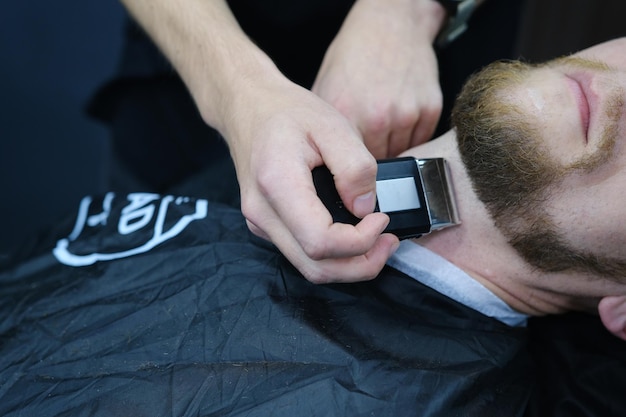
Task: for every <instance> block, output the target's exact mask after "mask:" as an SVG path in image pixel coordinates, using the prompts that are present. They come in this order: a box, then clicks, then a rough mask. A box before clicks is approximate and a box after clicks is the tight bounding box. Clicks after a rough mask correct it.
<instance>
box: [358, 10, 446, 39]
mask: <svg viewBox="0 0 626 417" xmlns="http://www.w3.org/2000/svg"><path fill="white" fill-rule="evenodd" d="M358 3H359V4H358V7H359V8H360V9H362V10H365V9H367V10H369V11H370V12H371V14H372V15H373V16H379V17H380V16H392V15H395V16H396V17H397V18H399V19H406V18H410V19H412V20H413V21H414V22H415V23H416V27H417V28H419V30H420V31H422V33H421V37H422V39H428V40H430V41H431V42H432V41H434V39H435V38H436V37H437V34H438V33H439V31H440V30H441V28H442V27H443V26H444V24H445V22H446V10H445V8H444V7H443V6H442V5H441V4H440V3H439V2H437V1H436V0H358ZM392 29H393V27H390V30H392Z"/></svg>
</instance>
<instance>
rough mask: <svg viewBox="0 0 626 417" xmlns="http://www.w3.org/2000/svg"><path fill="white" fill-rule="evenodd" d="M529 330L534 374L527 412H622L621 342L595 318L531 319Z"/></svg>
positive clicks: (625, 362)
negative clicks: (535, 376) (533, 385)
mask: <svg viewBox="0 0 626 417" xmlns="http://www.w3.org/2000/svg"><path fill="white" fill-rule="evenodd" d="M529 331H530V335H531V336H530V338H529V339H530V343H529V350H530V353H531V355H532V358H533V362H534V366H535V368H536V374H537V378H536V384H535V387H534V393H533V395H532V397H531V398H532V400H531V401H530V404H529V406H528V411H527V417H542V416H550V417H623V416H626V395H624V392H625V389H626V345H625V344H624V342H623V341H622V340H620V339H618V338H617V337H615V336H613V335H612V334H611V333H609V332H608V331H607V330H606V329H605V328H604V327H603V326H602V323H601V322H600V320H599V319H598V318H597V317H593V316H590V315H586V314H579V313H571V314H567V315H564V316H553V317H543V318H541V319H533V320H531V321H530V323H529Z"/></svg>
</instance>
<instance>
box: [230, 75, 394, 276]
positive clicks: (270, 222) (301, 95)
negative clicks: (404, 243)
mask: <svg viewBox="0 0 626 417" xmlns="http://www.w3.org/2000/svg"><path fill="white" fill-rule="evenodd" d="M285 83H287V82H285ZM257 89H258V86H251V87H250V88H249V89H248V90H247V91H246V94H245V97H246V100H252V101H251V102H248V103H238V105H237V108H239V109H244V110H241V111H238V112H237V114H234V115H233V121H236V122H234V123H231V124H230V125H231V128H229V129H228V135H229V144H230V147H231V154H232V156H233V159H234V161H235V166H236V169H237V177H238V179H239V183H240V187H241V199H242V211H243V213H244V216H245V217H246V219H247V221H248V225H249V227H250V229H251V230H252V231H253V232H254V233H255V234H257V235H259V236H261V237H264V238H266V239H269V240H271V241H272V242H273V243H274V244H275V245H276V246H277V247H278V248H279V249H280V251H281V252H282V253H283V254H284V255H285V256H286V257H287V258H288V259H289V260H290V261H291V262H292V263H293V264H294V266H295V267H296V268H298V270H299V271H300V272H301V273H302V274H303V275H304V276H305V277H306V278H307V279H309V280H310V281H312V282H315V283H326V282H351V281H360V280H367V279H371V278H374V277H375V276H376V275H377V274H378V272H380V270H381V269H382V268H383V266H384V265H385V262H386V261H387V259H388V257H389V256H390V255H391V254H392V253H393V251H394V250H395V249H396V248H397V245H398V239H397V238H396V237H395V236H393V235H391V234H382V235H381V233H382V232H383V230H384V228H385V227H386V226H387V223H388V221H389V218H388V217H387V215H385V214H383V213H372V211H373V209H374V206H375V178H376V170H377V167H376V163H375V159H374V158H373V157H372V155H371V154H370V153H369V152H368V151H367V149H366V148H365V146H363V143H362V141H361V139H360V136H359V135H358V133H357V132H356V131H355V130H354V128H353V127H352V126H351V124H350V123H349V122H348V121H347V120H346V119H345V118H344V117H343V116H342V115H341V114H340V113H338V112H337V111H336V110H335V109H334V108H333V107H332V106H330V105H329V104H328V103H326V102H324V101H323V100H321V99H320V98H319V97H317V96H316V95H314V94H313V93H311V92H310V91H308V90H306V89H303V88H301V87H299V86H297V85H295V84H291V83H288V86H287V85H281V86H280V88H274V87H272V91H267V90H261V91H258V92H257V91H256V90H257ZM242 96H244V95H243V94H242V95H239V97H242ZM322 164H325V165H327V166H328V167H329V169H330V170H331V172H332V173H333V174H334V175H335V182H336V187H337V190H338V191H339V194H340V196H341V197H342V200H343V201H344V203H345V204H346V206H347V208H348V209H350V210H351V211H352V212H353V213H354V214H355V215H357V216H359V217H362V218H363V219H362V220H361V221H360V222H359V223H358V224H357V225H356V226H352V225H347V224H340V223H335V224H333V221H332V217H331V215H330V214H329V212H328V210H327V209H326V207H325V206H324V205H323V203H322V202H321V200H319V198H318V197H317V193H316V191H315V187H314V185H313V180H312V174H311V170H312V169H313V168H314V167H316V166H319V165H322Z"/></svg>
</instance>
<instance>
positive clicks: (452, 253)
mask: <svg viewBox="0 0 626 417" xmlns="http://www.w3.org/2000/svg"><path fill="white" fill-rule="evenodd" d="M401 156H412V157H414V158H418V159H420V158H445V159H446V161H447V162H448V166H449V168H450V174H451V177H452V183H453V188H454V193H455V195H456V200H457V209H458V211H459V217H460V219H461V224H460V225H458V226H454V227H449V228H447V229H443V230H440V231H436V232H433V233H431V234H429V235H426V236H423V237H421V238H419V239H415V240H414V241H415V243H417V244H419V245H422V246H424V247H426V248H427V249H429V250H431V251H433V252H435V253H437V254H438V255H440V256H442V257H444V258H445V259H447V260H448V261H450V262H451V263H453V264H454V265H456V266H457V267H459V268H461V269H462V270H464V271H465V272H466V273H467V274H468V275H470V276H471V277H472V278H474V279H475V280H476V281H478V282H480V283H481V284H482V285H484V286H485V287H487V288H488V289H489V290H490V291H492V292H493V293H494V294H496V295H497V296H498V297H500V298H501V299H502V300H503V301H505V302H506V303H507V304H508V305H509V306H511V307H512V308H513V309H515V310H517V311H520V312H522V313H525V314H530V315H534V316H539V315H545V314H557V313H563V312H565V311H569V310H582V311H595V308H596V306H597V303H598V301H599V298H600V297H597V298H590V297H583V296H582V295H581V296H576V295H573V294H565V293H563V292H562V291H561V290H560V289H561V287H562V286H566V285H568V282H569V283H571V276H567V277H565V276H563V277H560V276H558V275H559V274H547V273H543V272H541V271H537V270H535V269H533V268H531V267H530V266H529V265H528V264H527V263H526V262H525V261H524V260H523V259H522V258H521V257H520V256H519V255H518V254H517V252H516V251H515V250H514V249H513V247H512V246H511V245H510V244H509V243H508V241H507V239H506V238H505V237H504V236H503V235H502V233H501V232H500V231H499V230H498V228H497V227H496V226H495V224H494V222H493V220H492V219H491V217H490V215H489V213H488V212H487V210H486V208H485V206H484V205H483V203H482V202H480V200H479V199H478V197H477V196H476V194H475V193H474V191H473V188H472V184H471V182H470V179H469V177H468V176H467V173H466V171H465V167H464V165H463V162H462V161H461V157H460V154H459V152H458V148H457V144H456V136H455V133H454V131H453V130H451V131H448V132H447V133H446V134H444V135H442V136H440V137H439V138H437V139H434V140H432V141H430V142H428V143H426V144H423V145H420V146H418V147H415V148H412V149H410V150H408V151H406V152H405V153H404V154H402V155H401ZM563 275H564V274H563ZM581 293H584V291H581Z"/></svg>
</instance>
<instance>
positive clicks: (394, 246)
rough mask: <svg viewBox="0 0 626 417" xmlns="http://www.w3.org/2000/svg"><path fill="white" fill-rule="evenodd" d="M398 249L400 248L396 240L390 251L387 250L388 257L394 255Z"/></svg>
mask: <svg viewBox="0 0 626 417" xmlns="http://www.w3.org/2000/svg"><path fill="white" fill-rule="evenodd" d="M399 247H400V241H399V240H397V241H395V242H394V244H393V245H391V249H390V250H389V256H391V255H393V254H394V253H396V251H397V250H398V248H399Z"/></svg>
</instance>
